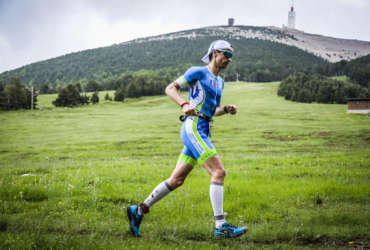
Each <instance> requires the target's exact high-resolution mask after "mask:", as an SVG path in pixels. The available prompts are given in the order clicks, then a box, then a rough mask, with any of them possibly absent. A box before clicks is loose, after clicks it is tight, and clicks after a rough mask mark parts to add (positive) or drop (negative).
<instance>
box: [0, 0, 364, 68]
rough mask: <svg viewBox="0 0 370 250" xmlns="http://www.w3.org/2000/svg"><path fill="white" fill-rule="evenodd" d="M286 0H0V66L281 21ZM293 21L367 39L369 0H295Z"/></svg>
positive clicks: (288, 1)
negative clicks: (191, 32)
mask: <svg viewBox="0 0 370 250" xmlns="http://www.w3.org/2000/svg"><path fill="white" fill-rule="evenodd" d="M290 5H291V0H213V1H210V0H155V1H154V0H0V73H1V72H3V71H6V70H11V69H15V68H18V67H21V66H23V65H26V64H29V63H32V62H36V61H40V60H45V59H49V58H52V57H57V56H60V55H64V54H67V53H71V52H76V51H81V50H85V49H91V48H96V47H102V46H109V45H112V44H114V43H121V42H124V41H129V40H132V39H135V38H139V37H146V36H151V35H159V34H163V33H168V32H175V31H180V30H185V29H192V28H199V27H205V26H214V25H225V24H226V23H227V19H228V18H229V17H234V18H235V24H237V25H255V26H270V25H273V26H278V27H281V26H282V24H286V23H287V15H288V11H289V9H290ZM294 6H295V10H296V16H297V17H296V28H297V29H300V30H303V31H305V32H308V33H314V34H322V35H327V36H333V37H338V38H347V39H358V40H365V41H370V28H369V23H370V0H295V1H294Z"/></svg>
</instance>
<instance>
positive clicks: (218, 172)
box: [213, 168, 226, 178]
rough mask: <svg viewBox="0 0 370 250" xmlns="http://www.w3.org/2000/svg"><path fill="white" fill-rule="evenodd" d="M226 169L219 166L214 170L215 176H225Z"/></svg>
mask: <svg viewBox="0 0 370 250" xmlns="http://www.w3.org/2000/svg"><path fill="white" fill-rule="evenodd" d="M225 176H226V170H225V169H224V168H218V169H216V170H215V171H214V172H213V177H217V178H225Z"/></svg>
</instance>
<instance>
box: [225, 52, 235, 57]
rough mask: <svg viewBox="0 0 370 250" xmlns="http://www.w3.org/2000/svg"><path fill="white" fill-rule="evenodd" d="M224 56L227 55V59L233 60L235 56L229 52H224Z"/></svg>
mask: <svg viewBox="0 0 370 250" xmlns="http://www.w3.org/2000/svg"><path fill="white" fill-rule="evenodd" d="M224 55H225V57H226V58H231V57H233V54H232V53H230V52H229V51H224Z"/></svg>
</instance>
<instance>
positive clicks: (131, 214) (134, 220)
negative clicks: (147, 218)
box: [127, 206, 144, 237]
mask: <svg viewBox="0 0 370 250" xmlns="http://www.w3.org/2000/svg"><path fill="white" fill-rule="evenodd" d="M137 209H138V206H128V207H127V216H128V221H129V222H130V229H131V232H132V234H133V235H134V236H136V237H140V236H141V234H140V230H139V227H140V223H141V220H142V219H143V217H144V215H139V214H138V213H137Z"/></svg>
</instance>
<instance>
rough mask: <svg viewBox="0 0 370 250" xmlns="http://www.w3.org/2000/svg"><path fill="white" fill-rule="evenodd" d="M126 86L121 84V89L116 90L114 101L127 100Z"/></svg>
mask: <svg viewBox="0 0 370 250" xmlns="http://www.w3.org/2000/svg"><path fill="white" fill-rule="evenodd" d="M125 94H126V91H125V87H124V86H121V87H120V88H119V89H117V90H116V92H114V101H116V102H123V101H124V100H125Z"/></svg>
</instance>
